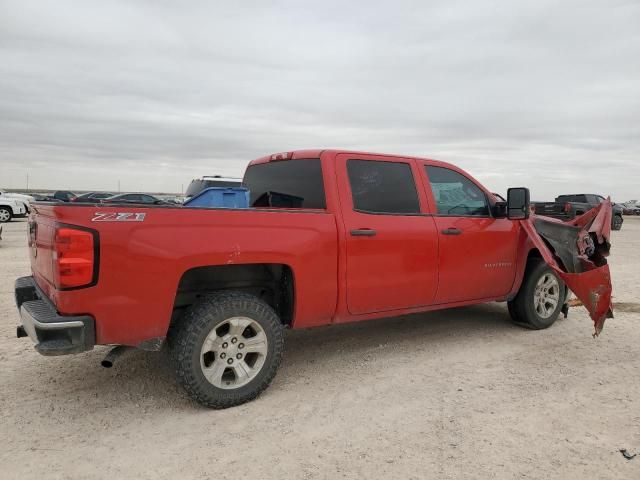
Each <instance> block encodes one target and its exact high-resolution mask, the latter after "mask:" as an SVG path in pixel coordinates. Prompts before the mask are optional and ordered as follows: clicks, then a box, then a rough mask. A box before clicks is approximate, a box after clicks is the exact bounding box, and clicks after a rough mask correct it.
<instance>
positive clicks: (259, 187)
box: [242, 158, 327, 210]
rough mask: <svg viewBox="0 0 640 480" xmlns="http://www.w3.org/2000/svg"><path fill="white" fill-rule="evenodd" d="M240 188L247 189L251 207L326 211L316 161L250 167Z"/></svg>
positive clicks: (322, 187)
mask: <svg viewBox="0 0 640 480" xmlns="http://www.w3.org/2000/svg"><path fill="white" fill-rule="evenodd" d="M242 186H244V187H245V188H247V189H249V192H250V201H249V204H250V206H251V207H256V208H260V207H263V208H265V207H266V208H305V209H321V210H324V209H326V208H327V203H326V198H325V190H324V181H323V179H322V166H321V164H320V159H319V158H308V159H299V160H298V159H296V160H275V161H273V160H272V161H270V162H266V163H257V164H254V165H250V166H249V167H248V168H247V171H246V173H245V175H244V179H243V181H242Z"/></svg>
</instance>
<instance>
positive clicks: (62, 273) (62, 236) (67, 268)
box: [53, 227, 96, 289]
mask: <svg viewBox="0 0 640 480" xmlns="http://www.w3.org/2000/svg"><path fill="white" fill-rule="evenodd" d="M95 262H96V258H95V241H94V236H93V233H92V232H88V231H86V230H78V229H75V228H68V227H59V228H58V229H57V230H56V234H55V241H54V246H53V276H54V283H55V286H56V288H60V289H65V288H78V287H85V286H88V285H89V284H91V283H93V281H94V272H95V266H96V265H95Z"/></svg>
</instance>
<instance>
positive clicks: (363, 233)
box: [351, 228, 378, 237]
mask: <svg viewBox="0 0 640 480" xmlns="http://www.w3.org/2000/svg"><path fill="white" fill-rule="evenodd" d="M376 233H378V232H376V231H375V230H371V229H370V228H359V229H357V230H351V236H352V237H373V236H375V235H376Z"/></svg>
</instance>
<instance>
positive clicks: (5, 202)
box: [0, 195, 27, 223]
mask: <svg viewBox="0 0 640 480" xmlns="http://www.w3.org/2000/svg"><path fill="white" fill-rule="evenodd" d="M26 214H27V207H26V206H25V204H24V203H22V202H21V201H20V200H17V199H13V198H5V197H4V196H2V195H0V223H4V222H8V221H10V220H11V219H12V218H13V217H16V216H21V215H26Z"/></svg>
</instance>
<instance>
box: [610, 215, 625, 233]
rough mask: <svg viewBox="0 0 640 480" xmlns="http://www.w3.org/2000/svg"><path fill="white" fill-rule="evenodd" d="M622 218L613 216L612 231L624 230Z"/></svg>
mask: <svg viewBox="0 0 640 480" xmlns="http://www.w3.org/2000/svg"><path fill="white" fill-rule="evenodd" d="M622 222H623V220H622V216H621V215H614V216H613V225H612V226H611V228H612V230H621V229H622Z"/></svg>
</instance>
